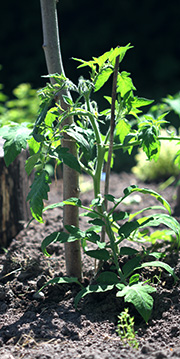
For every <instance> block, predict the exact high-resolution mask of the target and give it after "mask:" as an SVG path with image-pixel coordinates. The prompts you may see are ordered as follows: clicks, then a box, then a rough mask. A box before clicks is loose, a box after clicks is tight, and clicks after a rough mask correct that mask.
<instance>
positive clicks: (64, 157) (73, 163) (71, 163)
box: [55, 146, 81, 173]
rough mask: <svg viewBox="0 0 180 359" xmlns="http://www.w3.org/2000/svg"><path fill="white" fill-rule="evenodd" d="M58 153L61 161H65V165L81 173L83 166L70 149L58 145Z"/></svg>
mask: <svg viewBox="0 0 180 359" xmlns="http://www.w3.org/2000/svg"><path fill="white" fill-rule="evenodd" d="M55 152H57V153H58V157H59V159H60V161H63V162H64V163H65V165H67V166H68V167H70V168H72V169H74V170H75V171H77V172H79V173H81V166H80V164H79V162H78V160H77V158H76V157H75V156H73V155H72V153H70V152H69V149H68V148H66V147H61V146H58V147H57V148H56V150H55Z"/></svg>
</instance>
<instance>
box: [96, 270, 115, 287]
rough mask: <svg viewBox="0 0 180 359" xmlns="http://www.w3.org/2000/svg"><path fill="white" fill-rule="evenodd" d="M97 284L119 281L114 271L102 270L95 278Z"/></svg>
mask: <svg viewBox="0 0 180 359" xmlns="http://www.w3.org/2000/svg"><path fill="white" fill-rule="evenodd" d="M96 281H97V283H98V284H107V285H109V284H117V283H119V278H118V276H117V274H116V273H114V272H109V271H106V272H102V273H100V275H99V276H98V278H97V279H96Z"/></svg>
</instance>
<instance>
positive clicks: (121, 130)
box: [116, 119, 131, 143]
mask: <svg viewBox="0 0 180 359" xmlns="http://www.w3.org/2000/svg"><path fill="white" fill-rule="evenodd" d="M130 129H131V126H130V124H129V122H127V121H126V120H125V119H121V120H120V121H119V122H118V123H117V125H116V135H119V139H120V142H121V143H123V142H124V139H125V137H126V136H127V135H128V134H129V132H130Z"/></svg>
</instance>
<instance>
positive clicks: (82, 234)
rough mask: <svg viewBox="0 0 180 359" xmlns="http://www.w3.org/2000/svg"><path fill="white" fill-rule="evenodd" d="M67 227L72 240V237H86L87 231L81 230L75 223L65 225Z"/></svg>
mask: <svg viewBox="0 0 180 359" xmlns="http://www.w3.org/2000/svg"><path fill="white" fill-rule="evenodd" d="M65 229H66V230H67V231H68V232H69V233H70V234H71V236H70V238H71V242H72V239H73V238H74V239H82V238H84V237H85V232H84V231H81V229H79V228H78V227H76V226H73V225H65Z"/></svg>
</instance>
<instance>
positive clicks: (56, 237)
mask: <svg viewBox="0 0 180 359" xmlns="http://www.w3.org/2000/svg"><path fill="white" fill-rule="evenodd" d="M78 239H79V238H78V237H76V236H72V235H69V234H68V233H66V232H53V233H51V234H50V235H49V236H47V237H46V238H44V240H43V241H42V244H41V249H42V252H43V253H44V254H45V255H46V256H48V257H50V256H51V255H50V254H49V253H48V252H47V250H46V247H47V246H48V245H49V244H51V243H55V242H59V243H67V242H68V243H70V242H75V241H76V240H78Z"/></svg>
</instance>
